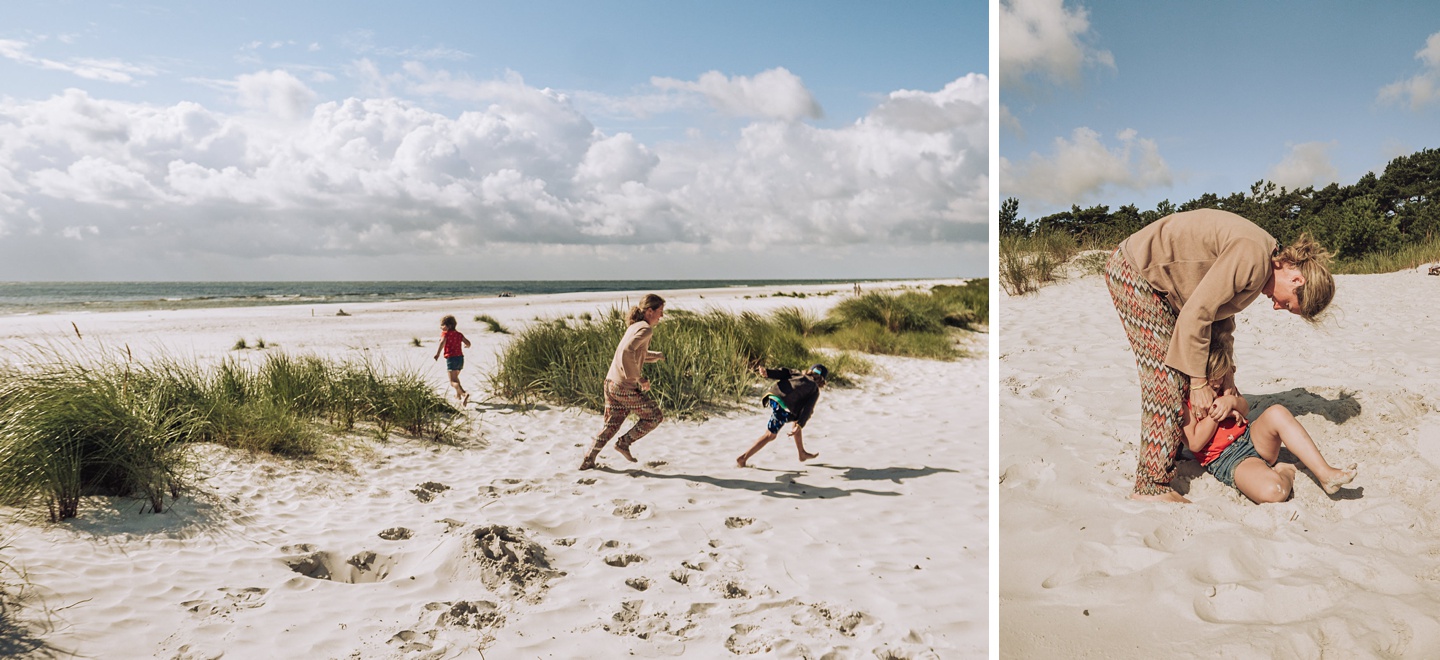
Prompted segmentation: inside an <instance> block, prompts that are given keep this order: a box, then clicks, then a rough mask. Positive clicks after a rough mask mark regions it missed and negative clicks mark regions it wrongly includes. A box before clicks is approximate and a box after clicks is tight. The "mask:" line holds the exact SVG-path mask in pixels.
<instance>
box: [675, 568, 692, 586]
mask: <svg viewBox="0 0 1440 660" xmlns="http://www.w3.org/2000/svg"><path fill="white" fill-rule="evenodd" d="M670 579H671V580H674V581H676V582H679V583H680V584H690V571H687V570H685V569H683V568H677V569H675V570H673V571H670Z"/></svg>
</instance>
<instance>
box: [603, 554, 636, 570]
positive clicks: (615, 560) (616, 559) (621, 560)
mask: <svg viewBox="0 0 1440 660" xmlns="http://www.w3.org/2000/svg"><path fill="white" fill-rule="evenodd" d="M643 561H645V558H644V557H642V556H640V555H632V554H620V555H610V556H608V557H606V558H605V563H606V564H609V565H611V566H614V567H616V568H624V567H626V566H629V565H631V564H634V563H637V562H643Z"/></svg>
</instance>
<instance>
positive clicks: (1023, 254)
mask: <svg viewBox="0 0 1440 660" xmlns="http://www.w3.org/2000/svg"><path fill="white" fill-rule="evenodd" d="M1080 250H1081V246H1080V243H1079V242H1078V241H1077V240H1076V239H1075V237H1074V236H1072V235H1070V234H1069V233H1066V232H1063V231H1036V232H1035V233H1033V234H1030V235H1028V236H1020V235H1009V236H1001V237H1000V286H1001V287H1003V288H1004V289H1005V292H1006V293H1009V294H1010V295H1022V294H1025V293H1029V292H1031V291H1034V290H1036V289H1038V288H1040V287H1041V286H1044V285H1045V284H1049V283H1051V282H1054V281H1056V280H1058V279H1060V277H1061V275H1062V273H1063V267H1064V266H1065V264H1066V262H1068V261H1070V258H1071V257H1074V256H1075V255H1076V254H1077V253H1079V252H1080Z"/></svg>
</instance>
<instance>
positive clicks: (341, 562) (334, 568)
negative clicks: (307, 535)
mask: <svg viewBox="0 0 1440 660" xmlns="http://www.w3.org/2000/svg"><path fill="white" fill-rule="evenodd" d="M280 561H282V562H284V563H285V565H286V566H288V567H290V570H292V571H295V572H296V573H299V574H301V575H303V576H305V577H308V578H312V579H315V580H329V581H331V582H339V583H342V584H371V583H375V582H381V581H384V580H385V578H388V577H390V570H391V569H392V568H394V567H395V558H394V557H391V556H389V555H382V554H379V553H376V552H372V551H370V550H364V551H361V552H358V553H355V554H353V555H351V556H349V557H346V556H345V555H343V554H341V553H338V552H312V553H309V554H303V555H296V556H292V557H286V558H284V559H281V560H280Z"/></svg>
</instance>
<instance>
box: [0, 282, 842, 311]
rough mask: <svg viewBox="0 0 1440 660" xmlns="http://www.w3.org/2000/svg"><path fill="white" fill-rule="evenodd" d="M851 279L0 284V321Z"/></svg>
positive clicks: (763, 284)
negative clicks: (6, 317)
mask: <svg viewBox="0 0 1440 660" xmlns="http://www.w3.org/2000/svg"><path fill="white" fill-rule="evenodd" d="M842 282H846V283H848V282H849V280H538V281H537V280H529V281H469V282H413V281H411V282H0V315H14V314H44V313H48V312H58V311H77V310H89V311H97V312H98V311H116V310H134V309H184V308H194V307H249V306H256V305H302V304H303V305H314V304H322V303H361V302H394V301H404V300H444V299H453V298H483V297H488V296H498V295H501V294H502V293H511V294H514V295H516V296H523V295H533V294H542V293H575V292H584V291H665V290H673V289H699V288H720V287H732V286H736V287H738V286H781V287H783V286H786V285H798V284H831V283H842Z"/></svg>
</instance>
